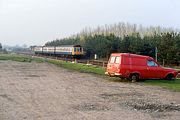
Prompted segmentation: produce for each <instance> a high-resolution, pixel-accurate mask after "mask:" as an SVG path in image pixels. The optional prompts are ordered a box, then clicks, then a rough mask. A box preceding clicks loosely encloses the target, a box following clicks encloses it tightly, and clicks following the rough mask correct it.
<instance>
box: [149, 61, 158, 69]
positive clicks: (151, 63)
mask: <svg viewBox="0 0 180 120" xmlns="http://www.w3.org/2000/svg"><path fill="white" fill-rule="evenodd" d="M147 65H148V66H150V67H157V66H158V65H157V64H156V63H155V62H154V61H153V60H148V61H147Z"/></svg>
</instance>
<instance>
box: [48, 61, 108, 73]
mask: <svg viewBox="0 0 180 120" xmlns="http://www.w3.org/2000/svg"><path fill="white" fill-rule="evenodd" d="M47 62H48V63H52V64H55V65H57V66H60V67H63V68H66V69H71V70H76V71H80V72H86V73H94V74H99V75H104V72H105V69H104V68H102V67H98V66H92V65H85V64H81V63H78V64H75V63H70V62H64V61H59V60H47Z"/></svg>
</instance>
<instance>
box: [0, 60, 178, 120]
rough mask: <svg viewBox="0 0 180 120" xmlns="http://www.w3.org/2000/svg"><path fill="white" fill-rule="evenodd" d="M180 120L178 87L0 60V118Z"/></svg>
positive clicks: (20, 119) (36, 119) (12, 119)
mask: <svg viewBox="0 0 180 120" xmlns="http://www.w3.org/2000/svg"><path fill="white" fill-rule="evenodd" d="M156 119H157V120H159V119H163V120H179V119H180V92H173V91H170V90H167V89H163V88H160V87H154V86H144V85H143V84H140V83H118V82H110V81H108V80H106V78H102V77H99V76H96V75H93V74H87V73H79V72H74V71H70V70H66V69H62V68H58V67H56V66H54V65H51V64H48V63H35V62H33V63H21V62H12V61H0V120H156Z"/></svg>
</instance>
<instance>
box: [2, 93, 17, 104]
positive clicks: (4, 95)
mask: <svg viewBox="0 0 180 120" xmlns="http://www.w3.org/2000/svg"><path fill="white" fill-rule="evenodd" d="M0 97H2V98H4V99H6V100H8V101H11V102H12V101H14V100H13V99H12V98H10V97H9V96H7V95H6V94H2V95H0Z"/></svg>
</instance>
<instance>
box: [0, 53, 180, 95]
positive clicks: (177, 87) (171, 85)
mask: <svg viewBox="0 0 180 120" xmlns="http://www.w3.org/2000/svg"><path fill="white" fill-rule="evenodd" d="M0 60H12V61H18V62H32V61H35V62H38V63H41V62H48V63H51V64H55V65H57V66H59V67H63V68H66V69H70V70H75V71H79V72H86V73H94V74H98V75H104V72H105V69H104V68H102V67H98V66H92V65H85V64H80V63H78V64H77V63H70V62H65V61H60V60H50V59H43V58H36V57H34V58H32V57H31V56H24V55H11V54H0ZM108 79H109V81H113V82H129V81H128V80H121V79H120V78H117V77H108ZM142 83H143V84H145V85H156V86H161V87H164V88H168V89H171V90H174V91H179V92H180V79H176V80H171V81H170V80H145V81H143V82H142Z"/></svg>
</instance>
